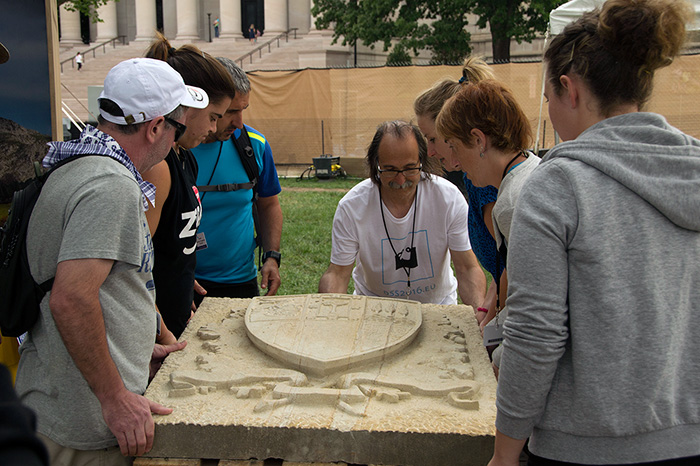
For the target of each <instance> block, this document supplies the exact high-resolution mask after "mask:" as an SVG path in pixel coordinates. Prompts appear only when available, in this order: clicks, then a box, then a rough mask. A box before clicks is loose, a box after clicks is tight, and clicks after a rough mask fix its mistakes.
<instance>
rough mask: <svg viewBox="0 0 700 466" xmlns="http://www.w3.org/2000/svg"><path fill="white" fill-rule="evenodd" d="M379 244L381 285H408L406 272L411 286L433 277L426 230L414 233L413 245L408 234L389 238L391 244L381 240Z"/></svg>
mask: <svg viewBox="0 0 700 466" xmlns="http://www.w3.org/2000/svg"><path fill="white" fill-rule="evenodd" d="M381 243H382V244H381V251H382V284H383V285H385V286H387V285H394V284H396V283H408V280H409V276H408V274H407V272H408V273H410V280H411V284H413V283H414V282H418V281H420V280H428V279H431V278H434V277H435V270H434V269H433V262H432V258H431V256H430V244H429V243H428V231H427V230H419V231H416V232H415V239H413V245H411V235H410V234H409V235H407V236H405V237H403V238H391V242H389V240H388V239H387V238H383V239H382V240H381ZM392 245H393V248H392ZM394 249H395V250H396V252H394Z"/></svg>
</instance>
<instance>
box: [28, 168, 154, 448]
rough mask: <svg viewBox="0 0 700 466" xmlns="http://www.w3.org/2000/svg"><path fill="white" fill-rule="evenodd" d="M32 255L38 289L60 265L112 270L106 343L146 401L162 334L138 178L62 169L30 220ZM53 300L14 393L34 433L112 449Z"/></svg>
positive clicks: (123, 172)
mask: <svg viewBox="0 0 700 466" xmlns="http://www.w3.org/2000/svg"><path fill="white" fill-rule="evenodd" d="M27 255H28V259H29V265H30V268H31V271H32V275H33V276H34V278H35V279H36V280H37V281H38V282H42V281H44V280H46V279H49V278H51V277H53V276H54V274H55V272H56V266H57V263H58V262H61V261H65V260H71V259H110V260H113V261H114V265H113V267H112V270H111V272H110V274H109V275H108V276H107V279H106V280H105V282H104V283H103V284H102V286H101V288H100V303H101V305H102V310H103V314H104V321H105V328H106V331H107V341H108V345H109V350H110V353H111V356H112V359H113V360H114V363H115V364H116V366H117V368H118V370H119V373H120V374H121V376H122V380H123V381H124V385H125V386H126V388H127V389H128V390H130V391H132V392H134V393H138V394H143V392H144V391H145V390H146V385H147V383H148V364H149V361H150V357H151V353H152V351H153V344H154V341H155V330H156V313H155V305H154V290H153V278H152V275H151V269H152V267H153V246H152V243H151V236H150V233H149V230H148V225H147V223H146V216H145V215H144V213H143V204H142V200H141V190H140V189H139V186H138V184H137V183H136V180H135V179H134V177H133V175H132V174H131V173H130V172H129V171H128V170H127V169H126V168H125V167H124V166H123V165H121V164H120V163H119V162H117V161H115V160H113V159H111V158H108V157H104V156H96V157H84V158H81V159H79V160H75V161H72V162H70V163H68V164H67V165H65V166H64V167H61V168H60V169H58V170H57V171H56V173H54V174H53V175H51V177H50V178H49V179H48V181H47V183H46V185H45V186H44V189H43V190H42V193H41V197H40V198H39V201H38V202H37V205H36V207H35V209H34V212H33V214H32V218H31V221H30V223H29V230H28V236H27ZM75 286H76V287H79V286H81V284H80V283H76V284H75ZM49 297H50V293H48V294H47V295H46V297H45V298H44V299H43V301H42V303H41V316H40V318H39V321H38V322H37V324H36V325H35V326H34V328H33V329H32V330H31V331H30V332H29V335H28V337H27V339H26V341H25V342H24V343H23V345H22V347H21V348H20V352H21V359H20V364H19V370H18V374H17V382H16V389H17V392H18V393H19V395H20V397H21V398H22V401H23V402H24V403H25V404H26V405H27V406H29V407H30V408H32V409H33V410H34V411H36V413H37V418H38V431H39V432H41V433H42V434H44V435H46V436H48V437H50V438H51V439H53V440H54V441H56V442H57V443H59V444H61V445H64V446H67V447H70V448H76V449H81V450H90V449H98V448H104V447H108V446H112V445H116V444H117V440H116V438H115V437H114V435H113V434H112V433H111V431H110V430H109V428H108V427H107V425H106V424H105V422H104V420H103V418H102V410H101V407H100V403H99V401H98V400H97V398H96V397H95V395H94V394H93V393H92V391H91V390H90V387H89V386H88V384H87V382H86V380H85V379H84V377H83V376H82V374H81V373H80V371H79V370H78V368H77V367H76V366H75V363H74V362H73V359H72V358H71V357H70V355H69V354H68V351H67V350H66V348H65V346H64V344H63V340H62V339H61V336H60V334H59V333H58V330H57V328H56V324H55V322H54V320H53V316H52V314H51V310H50V309H49ZM90 344H91V342H90V341H85V345H86V346H89V345H90Z"/></svg>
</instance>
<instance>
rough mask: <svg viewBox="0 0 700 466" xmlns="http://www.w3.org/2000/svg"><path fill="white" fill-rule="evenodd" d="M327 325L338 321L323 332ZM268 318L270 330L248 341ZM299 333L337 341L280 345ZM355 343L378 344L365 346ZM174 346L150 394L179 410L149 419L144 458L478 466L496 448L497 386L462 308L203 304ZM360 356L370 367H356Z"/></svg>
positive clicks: (315, 298)
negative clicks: (152, 428)
mask: <svg viewBox="0 0 700 466" xmlns="http://www.w3.org/2000/svg"><path fill="white" fill-rule="evenodd" d="M356 298H360V299H356ZM330 303H332V304H330ZM246 310H248V313H246ZM418 311H420V312H419V314H422V324H421V323H420V322H421V318H417V317H415V316H413V313H414V312H418ZM247 314H248V315H247ZM256 315H257V317H256ZM324 315H328V316H331V315H335V316H336V318H334V319H333V318H329V319H328V320H327V321H326V322H325V323H323V324H322V325H321V324H318V320H319V316H324ZM246 316H247V317H246ZM280 316H283V318H281V317H280ZM293 316H295V317H294V318H292V317H293ZM344 316H347V319H346V320H345V317H344ZM266 319H267V320H266ZM284 319H287V320H286V321H285V320H284ZM372 320H375V321H376V322H375V323H374V324H372V325H369V324H364V323H362V322H363V321H372ZM266 321H267V322H277V323H275V324H274V325H272V324H271V325H272V327H270V328H276V329H277V330H275V331H272V330H266V331H263V330H260V329H254V330H251V329H253V327H255V326H256V325H259V324H260V323H261V322H266ZM280 321H282V322H286V323H282V324H280V323H279V322H280ZM308 321H310V322H308ZM320 321H323V319H322V318H321V319H320ZM329 322H340V323H339V324H338V325H339V328H338V329H335V328H334V327H333V326H332V325H331V324H329ZM351 322H352V324H351ZM389 322H393V323H391V324H389ZM307 324H309V325H310V327H309V328H313V329H315V331H316V332H323V333H327V334H330V335H334V336H335V338H328V337H327V335H322V336H319V335H313V332H312V333H311V334H307V336H304V337H297V338H292V337H289V336H286V335H285V336H284V337H281V336H280V335H281V334H283V333H289V334H290V335H297V336H298V335H299V334H302V335H303V334H304V332H305V331H306V329H305V327H306V325H307ZM317 324H318V326H317ZM326 324H328V325H326ZM393 327H396V328H395V329H394V328H393ZM266 332H267V334H266ZM275 332H276V333H275ZM361 332H367V333H372V334H375V333H377V334H383V335H385V337H386V343H385V344H378V343H377V342H376V341H375V342H374V343H364V342H363V340H364V338H359V340H358V337H357V335H358V334H359V333H361ZM249 333H251V334H253V335H257V336H256V337H254V338H256V339H258V340H260V341H265V342H266V343H265V344H264V345H262V346H263V347H264V348H265V351H267V352H265V351H261V350H260V349H259V348H258V346H256V344H254V343H253V341H252V340H251V338H250V337H249ZM182 338H183V339H186V340H187V341H188V345H187V347H186V348H185V349H184V350H183V351H181V352H177V353H173V354H171V355H170V356H169V357H168V358H167V360H166V361H165V364H164V365H163V367H162V368H161V370H160V371H159V372H158V374H157V376H156V377H155V379H154V380H153V382H152V383H151V385H150V386H149V388H148V391H147V392H146V397H148V398H149V399H151V400H153V401H156V402H158V403H161V404H163V405H165V406H170V407H172V408H173V409H174V411H173V413H172V414H170V415H167V416H154V418H155V423H156V435H155V441H154V445H153V449H152V450H151V452H150V453H149V455H148V456H153V457H170V458H197V459H199V458H217V459H250V458H256V459H267V458H281V459H284V460H287V461H307V462H346V463H353V464H390V465H404V466H409V465H415V466H435V465H441V466H450V465H485V464H486V463H487V462H488V460H489V458H490V456H491V453H492V451H493V436H494V433H495V428H494V422H495V415H496V410H495V396H496V383H495V379H494V377H493V372H492V370H491V367H490V363H489V361H488V357H487V355H486V351H485V350H484V348H483V346H482V344H481V337H480V335H479V329H478V326H477V324H476V320H475V319H474V313H473V310H472V309H471V308H470V307H467V306H440V305H430V304H414V303H410V302H406V301H403V300H391V299H385V298H362V297H353V296H346V295H304V296H287V297H275V298H255V299H253V300H250V299H219V298H206V299H205V300H204V302H203V304H202V306H200V309H199V311H198V312H197V313H196V314H195V316H194V317H193V319H192V320H191V322H190V324H189V325H188V327H187V329H185V332H184V333H183V336H182ZM305 339H310V340H314V339H320V341H321V342H322V343H321V344H316V345H315V346H313V345H310V344H302V343H301V342H300V341H301V340H305ZM370 340H371V339H370ZM260 341H258V343H257V344H261V343H260ZM348 341H355V343H354V345H351V344H349V343H348ZM377 341H378V340H377ZM280 342H282V343H280ZM290 342H292V343H290ZM294 342H298V343H294ZM278 346H279V347H281V348H284V349H283V350H279V351H278V350H277V347H278ZM401 346H405V347H404V348H403V349H401ZM349 347H354V348H356V349H357V351H348V348H349ZM338 348H340V349H338ZM380 348H381V349H380ZM397 348H398V349H397ZM392 351H394V352H393V353H392ZM268 353H269V354H268ZM271 354H272V355H271ZM348 354H350V355H348ZM359 354H363V355H367V356H366V357H365V358H364V359H363V358H362V357H360V358H355V359H353V357H354V356H357V355H359ZM289 355H297V356H294V357H291V358H290V356H289ZM353 355H354V356H353ZM379 355H381V357H380V356H379ZM302 356H303V357H302ZM295 358H296V359H295ZM302 360H304V361H303V363H302ZM339 360H343V362H342V363H341V364H340V365H333V364H335V362H334V361H339ZM329 364H330V366H329ZM324 367H325V368H324Z"/></svg>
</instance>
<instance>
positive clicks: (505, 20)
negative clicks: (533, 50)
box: [471, 0, 567, 63]
mask: <svg viewBox="0 0 700 466" xmlns="http://www.w3.org/2000/svg"><path fill="white" fill-rule="evenodd" d="M566 1H567V0H532V1H530V2H521V1H519V0H474V3H473V7H472V10H471V11H472V13H474V14H475V15H478V16H479V20H478V21H477V23H476V24H477V25H478V26H479V27H480V28H486V24H487V23H488V25H489V27H490V29H491V44H492V47H493V61H494V62H495V63H507V62H509V61H510V40H511V39H515V40H516V41H517V42H518V43H519V44H520V43H522V42H523V41H524V42H531V41H532V39H534V38H535V36H536V35H537V33H538V32H539V33H542V32H545V31H546V30H547V24H548V23H549V12H550V11H552V10H553V9H554V8H556V7H558V6H559V5H561V4H563V3H565V2H566Z"/></svg>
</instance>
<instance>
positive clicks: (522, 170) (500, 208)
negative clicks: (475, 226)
mask: <svg viewBox="0 0 700 466" xmlns="http://www.w3.org/2000/svg"><path fill="white" fill-rule="evenodd" d="M539 164H540V158H539V157H537V156H536V155H534V154H530V156H529V157H528V158H527V159H525V160H524V161H523V162H522V163H521V164H519V165H517V166H516V167H515V168H513V169H512V170H511V171H510V172H508V174H507V175H506V176H505V178H503V181H502V182H501V186H500V187H499V188H498V199H496V203H495V204H494V206H493V211H492V212H491V217H492V220H493V230H494V233H495V234H496V245H497V246H498V248H499V249H500V247H501V241H502V239H503V238H505V240H506V246H507V245H508V237H509V236H510V224H511V222H512V221H513V211H514V210H515V203H516V202H517V201H518V198H519V197H520V190H521V189H522V188H523V186H524V185H525V183H526V182H527V179H528V178H529V177H530V174H532V171H533V170H534V169H535V168H537V166H538V165H539Z"/></svg>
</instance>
